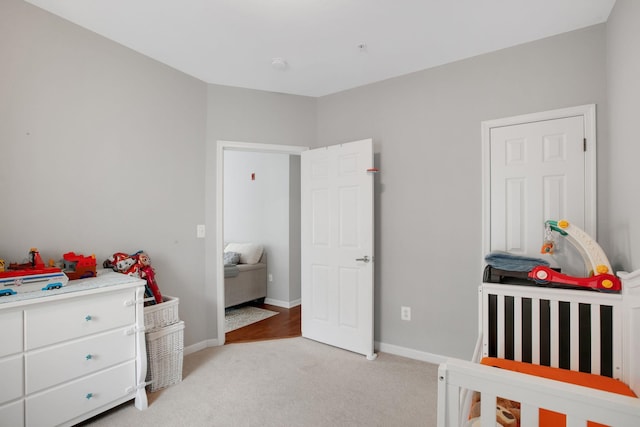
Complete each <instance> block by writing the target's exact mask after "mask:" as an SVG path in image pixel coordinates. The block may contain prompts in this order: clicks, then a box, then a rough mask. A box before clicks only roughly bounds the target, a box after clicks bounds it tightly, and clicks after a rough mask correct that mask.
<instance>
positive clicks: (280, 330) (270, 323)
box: [225, 304, 302, 344]
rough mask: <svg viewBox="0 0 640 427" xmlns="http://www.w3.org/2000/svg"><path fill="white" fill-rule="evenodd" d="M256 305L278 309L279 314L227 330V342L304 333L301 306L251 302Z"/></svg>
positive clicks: (267, 338)
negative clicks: (288, 307) (233, 329)
mask: <svg viewBox="0 0 640 427" xmlns="http://www.w3.org/2000/svg"><path fill="white" fill-rule="evenodd" d="M251 305H253V306H254V307H258V308H264V309H266V310H271V311H277V312H278V313H280V314H278V315H276V316H272V317H269V318H268V319H264V320H261V321H259V322H257V323H254V324H252V325H249V326H245V327H244V328H240V329H236V330H235V331H231V332H227V334H226V335H225V344H231V343H241V342H251V341H262V340H271V339H276V338H292V337H299V336H300V335H302V331H301V326H300V313H301V306H297V307H293V308H290V309H287V308H282V307H276V306H275V305H269V304H251Z"/></svg>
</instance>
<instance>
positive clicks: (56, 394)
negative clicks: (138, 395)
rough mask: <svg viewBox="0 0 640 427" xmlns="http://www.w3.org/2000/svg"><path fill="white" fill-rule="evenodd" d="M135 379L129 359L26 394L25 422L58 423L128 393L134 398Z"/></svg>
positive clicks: (31, 425)
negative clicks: (61, 383) (96, 371)
mask: <svg viewBox="0 0 640 427" xmlns="http://www.w3.org/2000/svg"><path fill="white" fill-rule="evenodd" d="M134 379H135V362H133V361H131V362H128V363H126V364H124V365H118V366H115V367H113V368H109V369H107V370H105V371H100V372H99V373H97V374H93V375H90V376H88V377H84V378H81V379H79V380H77V381H73V382H71V383H67V384H65V385H64V386H61V387H56V388H53V389H51V390H48V391H46V392H43V393H38V394H36V395H34V396H30V397H27V400H26V411H25V412H26V425H27V426H29V427H42V426H49V425H50V426H53V425H58V424H61V423H63V422H65V421H67V420H70V419H73V418H76V417H78V416H80V415H82V414H85V413H87V412H90V411H93V410H95V409H97V408H100V407H102V406H105V405H108V404H109V403H111V402H113V401H114V400H117V399H119V398H122V397H125V396H127V395H130V396H131V398H132V399H133V398H134V391H133V390H134V385H135V384H134Z"/></svg>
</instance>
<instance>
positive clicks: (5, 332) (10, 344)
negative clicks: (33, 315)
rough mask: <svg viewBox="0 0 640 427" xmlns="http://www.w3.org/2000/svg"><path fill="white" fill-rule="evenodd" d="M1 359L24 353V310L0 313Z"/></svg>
mask: <svg viewBox="0 0 640 427" xmlns="http://www.w3.org/2000/svg"><path fill="white" fill-rule="evenodd" d="M0 327H1V328H2V340H0V357H4V356H8V355H10V354H16V353H20V352H22V330H23V329H22V310H17V311H9V312H8V313H2V312H0Z"/></svg>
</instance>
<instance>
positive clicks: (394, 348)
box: [374, 341, 447, 365]
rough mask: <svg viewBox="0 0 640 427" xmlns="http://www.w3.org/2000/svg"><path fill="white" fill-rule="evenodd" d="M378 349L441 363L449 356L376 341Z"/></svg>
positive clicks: (375, 344) (423, 360) (410, 357)
mask: <svg viewBox="0 0 640 427" xmlns="http://www.w3.org/2000/svg"><path fill="white" fill-rule="evenodd" d="M374 347H375V349H376V350H378V351H381V352H383V353H389V354H394V355H396V356H402V357H406V358H409V359H414V360H420V361H422V362H428V363H433V364H436V365H439V364H440V363H443V362H445V361H446V360H447V357H445V356H440V355H438V354H433V353H428V352H426V351H419V350H414V349H412V348H407V347H400V346H398V345H394V344H386V343H383V342H378V341H376V342H375V343H374Z"/></svg>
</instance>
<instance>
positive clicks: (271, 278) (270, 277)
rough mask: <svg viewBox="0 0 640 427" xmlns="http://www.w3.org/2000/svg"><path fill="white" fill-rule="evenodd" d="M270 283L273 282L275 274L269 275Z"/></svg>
mask: <svg viewBox="0 0 640 427" xmlns="http://www.w3.org/2000/svg"><path fill="white" fill-rule="evenodd" d="M269 281H270V282H273V274H271V273H269Z"/></svg>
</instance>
